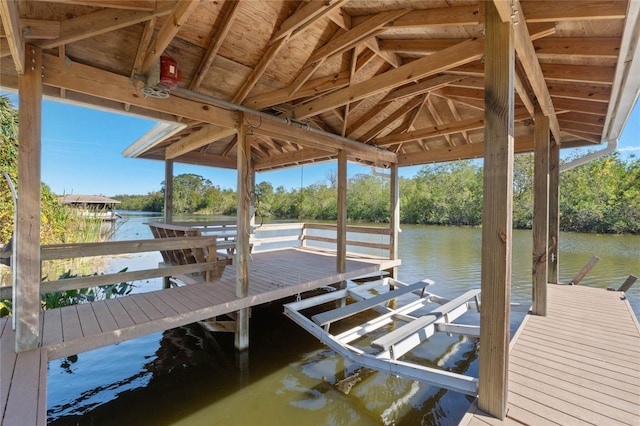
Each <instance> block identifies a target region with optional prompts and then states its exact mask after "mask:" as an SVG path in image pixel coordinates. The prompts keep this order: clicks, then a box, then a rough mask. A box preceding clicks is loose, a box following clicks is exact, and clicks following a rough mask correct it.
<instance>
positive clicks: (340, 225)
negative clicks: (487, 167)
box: [336, 150, 347, 272]
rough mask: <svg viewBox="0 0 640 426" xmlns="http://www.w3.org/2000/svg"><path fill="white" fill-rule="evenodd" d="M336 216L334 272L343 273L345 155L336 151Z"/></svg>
mask: <svg viewBox="0 0 640 426" xmlns="http://www.w3.org/2000/svg"><path fill="white" fill-rule="evenodd" d="M337 190H338V193H337V200H338V201H337V202H338V214H337V219H336V235H337V237H336V240H337V241H336V251H337V254H338V255H337V257H336V271H338V272H344V271H345V268H346V258H347V153H346V152H345V151H344V150H340V151H338V188H337Z"/></svg>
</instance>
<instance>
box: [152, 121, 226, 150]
mask: <svg viewBox="0 0 640 426" xmlns="http://www.w3.org/2000/svg"><path fill="white" fill-rule="evenodd" d="M235 133H236V129H233V128H229V127H222V126H218V125H217V124H209V125H206V126H204V127H202V128H201V129H200V130H198V131H196V132H193V133H192V134H190V135H189V136H186V137H184V138H181V139H180V140H179V141H178V142H176V143H174V144H172V145H169V146H168V147H167V148H166V149H165V153H164V156H165V159H175V158H177V157H180V156H181V155H183V154H186V153H188V152H191V151H194V150H196V149H198V148H201V147H203V146H205V145H208V144H210V143H212V142H215V141H217V140H220V139H224V138H226V137H227V136H231V135H233V134H235Z"/></svg>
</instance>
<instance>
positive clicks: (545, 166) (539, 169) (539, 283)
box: [531, 108, 549, 316]
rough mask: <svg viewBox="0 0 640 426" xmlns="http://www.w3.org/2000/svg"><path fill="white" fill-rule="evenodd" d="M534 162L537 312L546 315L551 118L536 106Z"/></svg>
mask: <svg viewBox="0 0 640 426" xmlns="http://www.w3.org/2000/svg"><path fill="white" fill-rule="evenodd" d="M534 141H535V142H534V144H535V150H534V157H533V158H534V163H533V227H532V228H533V264H532V280H533V283H532V284H533V288H532V301H533V303H532V307H531V312H532V314H534V315H541V316H546V315H547V283H548V279H547V266H548V265H547V262H548V248H549V246H548V244H549V237H548V233H549V118H548V117H546V116H545V115H544V114H543V112H542V111H541V110H540V109H539V108H536V111H535V131H534Z"/></svg>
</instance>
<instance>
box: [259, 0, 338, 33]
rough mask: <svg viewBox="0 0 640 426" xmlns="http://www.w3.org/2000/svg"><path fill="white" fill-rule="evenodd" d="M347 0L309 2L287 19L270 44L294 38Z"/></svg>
mask: <svg viewBox="0 0 640 426" xmlns="http://www.w3.org/2000/svg"><path fill="white" fill-rule="evenodd" d="M348 1H349V0H333V1H331V0H328V1H310V2H308V3H307V4H305V5H304V6H302V7H301V8H299V9H298V10H297V11H295V12H294V13H293V15H291V16H290V17H288V18H287V19H286V20H285V21H284V22H283V23H282V25H280V29H279V30H278V31H277V32H276V33H275V34H274V36H273V37H272V38H271V43H275V42H277V41H278V40H280V39H282V38H286V37H290V36H294V37H295V35H297V34H299V33H300V32H302V31H303V30H304V29H305V28H307V27H308V26H310V25H313V24H314V23H315V22H316V21H318V20H319V19H321V18H323V17H325V16H327V15H328V14H330V13H331V12H333V11H334V10H337V9H339V8H340V7H342V6H343V5H345V4H346V3H348Z"/></svg>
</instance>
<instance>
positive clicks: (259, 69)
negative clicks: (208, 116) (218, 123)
mask: <svg viewBox="0 0 640 426" xmlns="http://www.w3.org/2000/svg"><path fill="white" fill-rule="evenodd" d="M288 40H289V39H288V37H284V38H281V39H279V40H278V41H276V42H275V43H273V44H271V45H269V47H268V48H267V51H266V52H265V53H264V54H263V55H262V57H261V58H260V62H258V65H256V67H255V68H254V69H253V71H251V74H250V75H249V77H248V78H247V80H246V81H245V82H244V84H243V85H242V87H241V88H240V90H238V92H236V94H235V96H234V97H233V100H232V101H231V102H233V103H234V104H241V103H242V102H243V101H244V100H245V99H246V97H247V95H248V94H249V92H250V91H251V89H253V88H254V86H255V85H256V84H257V83H258V80H260V77H262V74H264V72H265V71H266V70H267V68H268V67H269V65H271V62H273V60H274V59H275V57H276V56H277V55H278V53H279V52H280V49H282V47H283V46H284V45H285V44H287V41H288Z"/></svg>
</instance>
